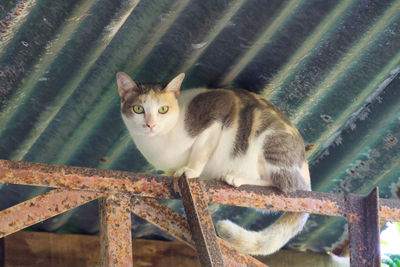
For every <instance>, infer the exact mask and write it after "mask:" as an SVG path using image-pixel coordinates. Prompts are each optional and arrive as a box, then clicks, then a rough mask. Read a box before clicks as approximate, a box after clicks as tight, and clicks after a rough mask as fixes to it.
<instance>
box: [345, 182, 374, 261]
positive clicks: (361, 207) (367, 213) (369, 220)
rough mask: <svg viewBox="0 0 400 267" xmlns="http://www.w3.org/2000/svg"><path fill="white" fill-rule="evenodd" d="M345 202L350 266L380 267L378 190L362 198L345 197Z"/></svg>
mask: <svg viewBox="0 0 400 267" xmlns="http://www.w3.org/2000/svg"><path fill="white" fill-rule="evenodd" d="M345 201H346V210H347V211H348V215H347V219H348V225H349V239H350V264H351V266H355V267H363V266H373V267H378V266H381V258H380V238H379V233H380V232H379V195H378V188H375V189H374V190H373V191H372V192H371V193H370V194H369V195H368V196H366V197H364V198H354V197H353V196H352V195H346V196H345Z"/></svg>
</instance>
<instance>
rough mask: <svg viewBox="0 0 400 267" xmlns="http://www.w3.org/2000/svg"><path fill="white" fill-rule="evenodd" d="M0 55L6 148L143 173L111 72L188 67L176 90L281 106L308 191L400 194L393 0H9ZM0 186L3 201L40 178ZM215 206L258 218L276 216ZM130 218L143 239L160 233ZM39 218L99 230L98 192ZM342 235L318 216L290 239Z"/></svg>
mask: <svg viewBox="0 0 400 267" xmlns="http://www.w3.org/2000/svg"><path fill="white" fill-rule="evenodd" d="M0 52H1V54H0V158H3V159H12V160H20V161H34V162H46V163H54V164H67V165H75V166H87V167H94V168H103V169H118V170H128V171H135V172H139V171H147V172H149V171H151V168H150V166H148V164H147V163H146V162H145V160H144V159H143V157H142V156H141V155H140V154H139V153H138V152H137V150H136V149H135V146H134V144H133V143H132V141H131V140H130V138H129V136H128V133H127V131H126V130H125V128H124V126H123V123H122V121H121V119H120V114H119V96H118V93H117V88H116V83H115V73H116V72H118V71H125V72H127V73H129V74H131V75H132V76H133V77H134V79H136V80H137V81H154V82H155V81H157V82H165V81H168V80H169V79H171V78H172V77H173V76H174V75H176V74H177V73H179V72H186V74H187V78H186V80H185V81H184V84H183V87H184V88H190V87H193V86H210V87H219V86H229V87H232V86H235V87H236V86H239V87H242V88H245V89H248V90H251V91H255V92H259V93H262V94H263V95H264V96H265V97H267V98H268V99H270V100H271V101H272V102H273V103H274V104H276V105H277V106H278V107H279V108H281V109H282V110H283V111H284V112H285V113H286V114H287V115H288V116H289V117H290V119H291V120H292V121H293V122H295V124H296V125H297V127H298V128H299V130H300V131H301V133H302V134H303V136H304V138H305V140H306V141H307V143H308V144H313V145H314V149H313V150H312V151H310V152H309V154H308V157H309V161H310V165H311V176H312V183H313V189H314V190H315V191H323V192H335V193H342V192H356V193H360V194H363V193H368V192H369V191H370V190H371V189H372V188H373V187H375V186H379V187H380V195H381V197H385V198H397V199H398V198H399V197H400V164H399V162H400V143H399V140H400V76H399V71H400V1H398V0H397V1H396V0H393V1H386V0H375V1H373V0H360V1H347V0H343V1H336V0H307V1H281V0H269V1H264V0H251V1H244V0H225V1H223V0H218V1H215V0H204V1H196V0H192V1H189V0H176V1H174V0H154V1H139V0H70V1H62V0H9V1H2V2H0ZM0 190H1V192H0V208H2V209H3V208H5V207H9V206H11V205H12V204H15V203H18V202H20V201H22V200H25V199H28V198H30V197H33V196H35V195H37V194H40V193H41V192H44V191H45V190H46V189H43V188H32V187H23V186H14V185H3V186H2V187H1V189H0ZM164 202H165V203H168V205H169V206H170V207H172V208H174V209H175V210H177V211H179V212H182V206H181V204H180V203H179V201H164ZM212 208H213V209H215V210H216V211H215V212H214V215H213V216H214V219H219V218H231V219H233V220H235V221H237V222H240V223H241V224H242V225H244V226H246V227H250V228H253V229H258V228H262V227H264V226H265V225H266V224H268V223H269V222H270V221H271V220H272V219H271V218H272V217H274V216H272V217H271V216H270V215H265V214H264V215H263V214H260V213H256V212H255V211H253V210H250V209H244V208H236V207H219V208H217V207H216V206H213V207H212ZM275 217H276V215H275ZM134 222H135V229H134V235H135V236H137V237H149V238H151V237H152V238H168V236H166V235H165V234H163V233H161V231H159V230H157V229H156V228H155V227H152V226H151V225H149V224H147V223H145V222H144V221H142V220H141V219H138V218H136V217H135V218H134ZM33 229H35V230H43V231H52V232H79V233H89V234H95V233H96V232H97V231H98V229H99V226H98V214H97V203H91V204H88V205H86V206H84V207H81V208H78V209H76V210H74V211H73V212H69V213H67V214H63V215H61V216H58V217H56V218H53V219H51V220H48V221H46V222H44V223H41V224H39V225H37V226H35V227H34V228H33ZM345 238H346V221H345V220H344V219H341V218H334V217H324V216H316V215H314V216H311V219H310V220H309V222H308V224H307V227H306V229H305V230H304V232H303V233H302V234H301V235H299V236H298V237H297V238H296V239H295V240H293V241H292V242H291V246H292V247H295V248H299V249H310V250H314V251H329V250H331V249H333V248H334V247H336V246H337V245H339V244H340V243H341V242H343V240H345Z"/></svg>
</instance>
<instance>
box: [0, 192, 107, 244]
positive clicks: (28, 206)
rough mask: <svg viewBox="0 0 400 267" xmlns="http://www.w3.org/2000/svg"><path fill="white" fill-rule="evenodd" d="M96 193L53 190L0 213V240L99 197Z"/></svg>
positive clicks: (99, 194)
mask: <svg viewBox="0 0 400 267" xmlns="http://www.w3.org/2000/svg"><path fill="white" fill-rule="evenodd" d="M102 195H103V194H101V193H96V192H85V191H72V190H68V189H55V190H52V191H49V192H47V193H44V194H42V195H40V196H37V197H34V198H32V199H30V200H27V201H24V202H22V203H19V204H17V205H15V206H12V207H10V208H8V209H5V210H2V211H0V238H2V237H5V236H7V235H10V234H12V233H15V232H17V231H20V230H22V229H24V228H27V227H29V226H31V225H34V224H36V223H39V222H41V221H44V220H46V219H49V218H51V217H54V216H56V215H58V214H60V213H63V212H66V211H67V210H70V209H73V208H75V207H78V206H80V205H83V204H85V203H87V202H90V201H92V200H95V199H97V198H99V197H101V196H102Z"/></svg>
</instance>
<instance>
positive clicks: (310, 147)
mask: <svg viewBox="0 0 400 267" xmlns="http://www.w3.org/2000/svg"><path fill="white" fill-rule="evenodd" d="M314 148H315V144H309V145H306V152H308V151H311V150H314Z"/></svg>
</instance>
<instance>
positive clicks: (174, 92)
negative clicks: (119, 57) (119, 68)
mask: <svg viewBox="0 0 400 267" xmlns="http://www.w3.org/2000/svg"><path fill="white" fill-rule="evenodd" d="M184 78H185V74H184V73H181V74H179V75H178V76H176V77H175V78H174V79H172V80H171V81H170V82H169V83H168V84H167V86H165V87H163V86H161V85H159V84H136V83H135V82H134V81H133V80H132V79H131V78H130V77H129V76H128V75H127V74H125V73H123V72H118V73H117V84H118V92H119V95H120V97H121V113H122V118H123V120H124V122H125V124H126V126H127V127H128V129H129V130H130V132H131V133H133V134H138V135H147V136H156V135H162V134H166V133H168V132H169V131H170V130H171V129H172V128H173V127H174V126H175V125H176V123H177V121H178V117H179V105H178V100H177V96H178V95H179V91H180V87H181V84H182V81H183V79H184Z"/></svg>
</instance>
